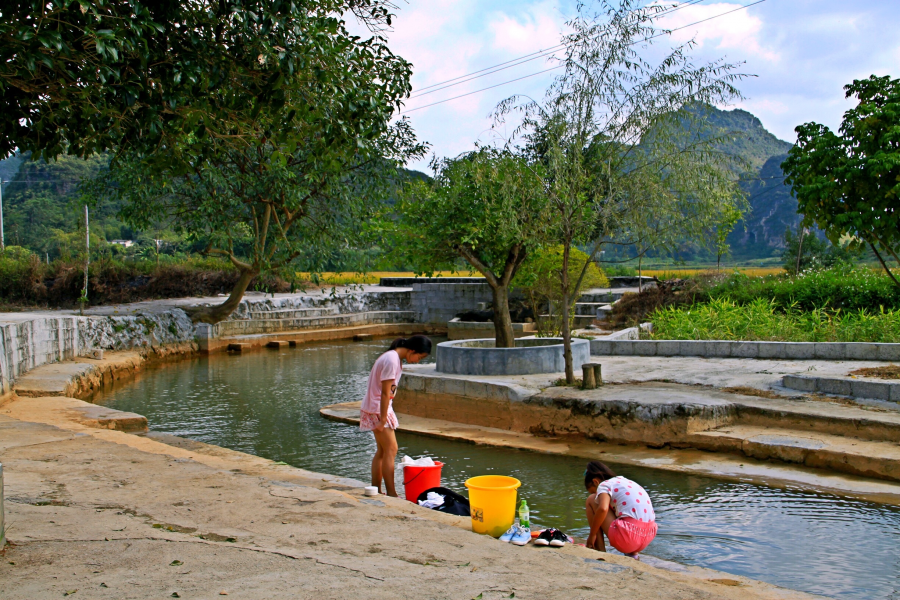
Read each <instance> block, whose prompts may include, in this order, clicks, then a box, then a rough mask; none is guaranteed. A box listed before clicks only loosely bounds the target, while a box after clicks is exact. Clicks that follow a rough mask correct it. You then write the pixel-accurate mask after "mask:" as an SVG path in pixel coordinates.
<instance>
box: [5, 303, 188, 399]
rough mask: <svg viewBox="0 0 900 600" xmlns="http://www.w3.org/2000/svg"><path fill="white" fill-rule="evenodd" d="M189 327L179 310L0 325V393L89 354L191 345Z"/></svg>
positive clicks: (44, 319) (40, 318) (186, 319)
mask: <svg viewBox="0 0 900 600" xmlns="http://www.w3.org/2000/svg"><path fill="white" fill-rule="evenodd" d="M193 340H194V328H193V325H192V324H191V320H190V318H188V316H187V315H186V314H185V313H184V311H182V310H173V311H171V312H167V313H161V314H147V315H135V316H122V317H117V316H116V317H75V316H65V317H62V316H60V317H43V316H35V317H34V318H31V319H27V320H25V319H23V320H22V321H20V322H17V323H7V324H4V325H2V326H0V393H3V394H5V393H8V392H9V391H11V390H12V385H13V383H14V382H15V380H16V379H17V378H18V377H20V376H21V375H23V374H24V373H26V372H27V371H30V370H31V369H34V368H35V367H40V366H41V365H46V364H50V363H54V362H59V361H63V360H72V359H73V358H75V357H76V356H85V355H87V354H90V353H91V352H93V351H94V350H99V349H104V350H131V349H139V350H143V351H152V350H160V349H164V348H172V347H175V346H179V345H180V346H183V345H184V344H185V343H187V344H192V343H193Z"/></svg>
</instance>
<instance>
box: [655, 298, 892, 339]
mask: <svg viewBox="0 0 900 600" xmlns="http://www.w3.org/2000/svg"><path fill="white" fill-rule="evenodd" d="M651 319H652V321H653V333H652V334H651V335H650V337H651V338H652V339H673V340H735V341H744V340H756V341H787V342H892V343H894V342H900V311H897V310H879V311H878V312H873V311H869V310H866V309H860V310H853V311H843V310H838V311H829V310H827V309H822V308H815V309H812V310H806V311H803V310H797V309H796V308H790V309H788V310H787V311H784V310H782V309H780V308H779V307H777V306H776V305H775V303H774V302H770V301H766V300H765V299H763V298H756V299H754V300H752V301H750V302H748V303H746V304H738V303H737V302H734V301H732V300H729V299H726V298H718V299H714V300H711V301H710V302H708V303H705V304H695V305H693V306H689V307H664V308H660V309H657V310H656V311H655V312H654V313H653V315H652V316H651Z"/></svg>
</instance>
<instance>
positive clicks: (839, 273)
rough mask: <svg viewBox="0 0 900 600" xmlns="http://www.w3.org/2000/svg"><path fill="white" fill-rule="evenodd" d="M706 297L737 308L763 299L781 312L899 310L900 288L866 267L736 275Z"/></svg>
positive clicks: (881, 272)
mask: <svg viewBox="0 0 900 600" xmlns="http://www.w3.org/2000/svg"><path fill="white" fill-rule="evenodd" d="M707 294H708V297H709V299H710V300H713V299H727V300H732V301H734V302H736V303H737V304H749V303H751V302H753V301H756V300H758V299H764V300H767V301H771V302H773V303H774V305H775V306H776V307H777V308H779V309H781V310H806V311H811V310H814V309H817V308H819V309H829V310H832V311H835V310H838V309H840V310H842V311H847V310H849V311H858V310H860V309H866V310H868V311H871V312H879V311H880V310H881V309H882V308H884V309H885V310H898V309H900V288H898V287H897V286H896V285H895V284H894V282H893V281H891V279H890V278H889V277H888V276H887V275H885V273H884V271H882V270H880V269H870V268H867V267H857V268H853V267H848V266H840V267H835V268H832V269H824V270H818V271H808V272H804V273H801V274H800V275H796V276H792V275H787V274H779V275H769V276H766V277H752V276H747V275H746V274H743V273H737V272H736V273H733V274H731V275H730V276H729V277H727V278H726V279H725V280H724V281H722V282H720V283H718V284H716V285H714V286H712V287H711V288H710V289H709V290H708V292H707Z"/></svg>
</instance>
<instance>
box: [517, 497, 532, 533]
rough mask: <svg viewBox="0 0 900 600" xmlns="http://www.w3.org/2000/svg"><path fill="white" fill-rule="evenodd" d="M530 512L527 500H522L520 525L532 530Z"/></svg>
mask: <svg viewBox="0 0 900 600" xmlns="http://www.w3.org/2000/svg"><path fill="white" fill-rule="evenodd" d="M529 517H530V515H529V512H528V503H527V502H525V499H524V498H523V499H522V503H521V504H520V505H519V524H520V525H521V526H522V527H526V528H528V529H530V528H531V520H530V518H529Z"/></svg>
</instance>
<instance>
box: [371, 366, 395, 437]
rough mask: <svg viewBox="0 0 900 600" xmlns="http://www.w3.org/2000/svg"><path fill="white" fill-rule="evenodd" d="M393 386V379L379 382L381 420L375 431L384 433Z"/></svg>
mask: <svg viewBox="0 0 900 600" xmlns="http://www.w3.org/2000/svg"><path fill="white" fill-rule="evenodd" d="M393 386H394V380H393V379H385V380H384V381H382V382H381V420H380V421H378V425H377V426H376V427H375V431H384V426H385V425H386V424H387V414H388V409H389V408H390V407H391V388H392V387H393Z"/></svg>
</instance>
